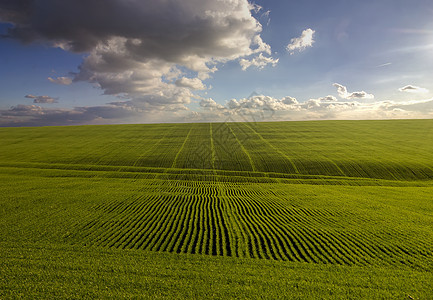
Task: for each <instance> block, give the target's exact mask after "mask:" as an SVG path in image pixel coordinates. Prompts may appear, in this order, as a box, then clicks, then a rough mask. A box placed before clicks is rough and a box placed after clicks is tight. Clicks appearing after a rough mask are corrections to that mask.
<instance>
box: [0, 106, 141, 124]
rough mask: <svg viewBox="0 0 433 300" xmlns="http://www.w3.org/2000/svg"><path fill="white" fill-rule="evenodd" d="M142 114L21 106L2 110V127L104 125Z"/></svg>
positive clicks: (111, 109)
mask: <svg viewBox="0 0 433 300" xmlns="http://www.w3.org/2000/svg"><path fill="white" fill-rule="evenodd" d="M141 114H142V112H141V111H139V110H137V109H133V108H130V107H126V106H114V105H109V106H108V105H107V106H93V107H76V108H73V109H48V108H43V107H41V106H38V105H22V104H20V105H17V106H13V107H11V108H10V109H7V110H0V116H1V118H0V126H48V125H80V124H104V123H112V122H113V121H116V120H127V119H128V118H132V117H134V116H139V115H141Z"/></svg>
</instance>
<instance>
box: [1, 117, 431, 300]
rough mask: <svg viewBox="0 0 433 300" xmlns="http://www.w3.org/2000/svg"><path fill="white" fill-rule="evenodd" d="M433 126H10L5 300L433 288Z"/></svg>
mask: <svg viewBox="0 0 433 300" xmlns="http://www.w3.org/2000/svg"><path fill="white" fill-rule="evenodd" d="M431 149H433V121H432V120H398V121H329V122H328V121H326V122H276V123H230V124H223V123H213V124H157V125H111V126H76V127H46V128H0V191H1V194H0V203H1V205H0V226H1V228H2V230H1V231H0V240H1V241H2V242H1V243H0V251H1V253H2V260H1V264H0V267H1V273H2V276H3V278H2V281H0V298H16V297H25V298H41V297H42V298H52V297H58V298H63V297H66V298H70V297H72V298H82V297H95V298H101V297H102V298H106V297H113V298H119V297H125V298H128V297H137V296H145V297H149V298H153V297H157V298H158V297H159V298H193V297H198V298H227V297H228V298H233V297H235V298H236V297H238V298H259V297H271V298H279V297H281V296H283V297H292V298H311V299H313V298H314V299H317V298H373V297H375V298H401V299H404V298H410V297H413V298H416V299H418V298H419V299H428V298H431V297H432V295H433V291H432V288H431V287H430V285H429V284H428V283H429V282H431V281H432V279H433V278H432V277H433V274H432V271H431V270H433V263H432V262H433V251H432V249H431V245H432V244H433V228H432V224H433V201H432V196H431V195H432V194H433V193H432V192H433V181H432V178H433V152H432V151H430V150H431Z"/></svg>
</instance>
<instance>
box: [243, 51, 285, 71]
mask: <svg viewBox="0 0 433 300" xmlns="http://www.w3.org/2000/svg"><path fill="white" fill-rule="evenodd" d="M278 61H279V59H278V58H277V59H273V58H272V57H265V56H263V55H262V53H260V54H259V56H258V57H254V58H253V59H251V60H248V59H244V58H242V59H241V60H240V61H239V64H240V65H241V67H242V70H244V71H245V70H246V69H248V68H249V67H251V66H254V67H256V68H259V69H263V68H264V67H266V66H267V65H269V64H270V65H272V66H273V67H275V66H276V65H277V63H278Z"/></svg>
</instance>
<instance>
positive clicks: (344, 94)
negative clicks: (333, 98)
mask: <svg viewBox="0 0 433 300" xmlns="http://www.w3.org/2000/svg"><path fill="white" fill-rule="evenodd" d="M333 86H335V87H336V88H337V93H338V96H340V98H343V99H374V95H372V94H368V93H367V92H364V91H360V92H352V93H349V92H348V91H347V88H346V87H345V86H344V85H341V84H339V83H334V84H333Z"/></svg>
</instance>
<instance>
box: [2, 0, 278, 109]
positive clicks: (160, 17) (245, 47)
mask: <svg viewBox="0 0 433 300" xmlns="http://www.w3.org/2000/svg"><path fill="white" fill-rule="evenodd" d="M260 9H261V8H260V7H259V6H257V5H252V4H250V3H249V2H248V1H247V0H230V1H227V0H179V1H153V0H129V1H124V0H106V1H103V3H102V2H100V1H81V0H79V1H77V0H65V1H60V2H59V1H57V0H45V1H34V0H20V1H6V2H5V1H3V2H1V3H0V20H2V21H4V22H9V23H11V24H13V27H11V28H9V29H8V36H9V37H11V38H15V39H19V40H21V41H23V42H24V43H31V42H34V41H39V42H45V43H48V44H50V45H51V46H53V47H60V48H62V49H65V50H67V51H72V52H77V53H87V54H88V55H87V56H86V57H85V58H84V61H83V62H82V64H81V65H80V66H79V72H77V73H76V74H74V76H73V81H87V82H90V83H92V84H94V85H96V86H98V87H100V88H101V89H102V90H103V91H104V94H107V95H115V96H121V97H122V99H124V98H127V99H129V100H130V101H131V102H129V104H131V103H142V104H143V105H142V106H145V103H147V104H148V105H151V106H153V107H155V106H158V105H159V104H161V106H166V105H167V103H169V102H171V103H172V104H176V105H178V106H179V107H180V106H181V105H179V103H180V102H181V103H182V105H183V106H185V105H187V104H188V103H190V102H191V99H192V98H193V97H194V94H193V93H189V91H190V90H197V89H199V90H201V89H203V88H204V84H203V85H201V84H200V82H199V81H198V80H205V79H207V78H208V77H209V76H210V74H212V73H213V72H215V71H217V69H218V64H221V63H225V62H227V61H230V60H238V59H240V58H242V57H248V56H251V55H254V54H259V53H266V54H269V55H270V53H271V48H270V46H269V45H268V44H266V43H265V42H264V41H263V40H262V38H261V36H260V33H261V30H262V26H261V24H260V23H259V22H258V21H257V20H256V19H255V18H254V17H253V15H252V11H254V12H258V11H259V10H260ZM259 58H260V56H259ZM262 63H263V62H262ZM180 70H182V71H180ZM183 78H184V79H183ZM48 80H50V81H52V82H54V83H58V84H66V83H68V82H69V81H68V79H67V78H62V77H59V78H51V79H48ZM173 95H183V96H181V97H180V98H182V100H181V101H180V100H179V99H180V98H179V97H176V96H175V97H173ZM160 101H161V102H160Z"/></svg>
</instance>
